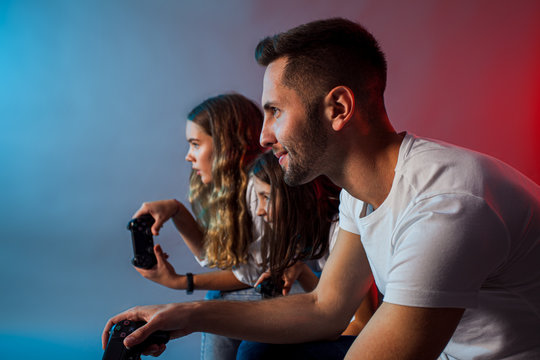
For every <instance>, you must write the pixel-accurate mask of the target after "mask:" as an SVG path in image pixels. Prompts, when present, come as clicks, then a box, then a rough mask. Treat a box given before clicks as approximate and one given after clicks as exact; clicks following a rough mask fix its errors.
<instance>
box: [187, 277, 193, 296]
mask: <svg viewBox="0 0 540 360" xmlns="http://www.w3.org/2000/svg"><path fill="white" fill-rule="evenodd" d="M186 278H187V289H186V294H188V295H191V294H193V289H194V288H195V285H194V284H193V274H192V273H187V274H186Z"/></svg>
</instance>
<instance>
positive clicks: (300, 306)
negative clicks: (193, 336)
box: [179, 293, 348, 343]
mask: <svg viewBox="0 0 540 360" xmlns="http://www.w3.org/2000/svg"><path fill="white" fill-rule="evenodd" d="M179 305H180V306H181V304H179ZM190 306H192V311H191V314H190V316H189V317H190V321H189V322H190V324H188V329H189V331H190V332H191V331H204V332H211V333H215V334H219V335H224V336H228V337H232V338H237V339H243V340H251V341H259V342H267V343H297V342H306V341H314V340H323V339H333V338H336V337H337V336H339V334H340V333H341V331H343V329H344V328H345V327H346V325H347V323H348V321H347V319H346V318H345V319H344V320H343V319H342V320H341V321H340V318H339V316H338V315H337V314H333V313H332V312H327V311H324V310H322V309H323V308H322V307H321V306H320V304H319V303H318V302H317V296H316V295H315V294H311V293H310V294H298V295H290V296H286V297H279V298H275V299H268V300H261V301H251V302H239V301H222V300H218V301H204V302H198V303H193V304H190Z"/></svg>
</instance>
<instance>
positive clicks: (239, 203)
mask: <svg viewBox="0 0 540 360" xmlns="http://www.w3.org/2000/svg"><path fill="white" fill-rule="evenodd" d="M188 121H193V122H194V123H195V124H197V125H199V126H201V127H202V128H203V129H204V131H205V132H206V133H208V135H210V136H211V137H212V145H213V160H212V181H211V183H209V184H203V183H202V181H201V178H200V176H198V175H197V174H196V172H194V171H192V173H191V176H190V192H189V201H190V203H191V206H192V209H193V212H194V214H195V216H196V217H197V220H198V222H199V224H200V225H201V226H202V228H203V231H204V232H205V234H204V235H205V236H204V249H205V255H206V259H207V261H208V264H209V266H211V267H218V268H221V269H230V268H232V267H234V266H236V265H238V264H241V263H245V262H246V261H247V253H248V247H249V244H250V242H251V241H252V221H251V217H250V214H249V211H248V205H247V204H246V188H247V184H248V179H249V177H248V171H249V165H250V163H251V162H252V161H253V159H254V158H255V157H256V156H257V155H258V154H260V153H261V151H262V148H261V146H260V145H259V134H260V132H261V128H262V123H263V115H262V112H261V110H260V109H259V107H258V106H257V105H256V104H254V103H253V102H252V101H251V100H249V99H247V98H246V97H244V96H242V95H239V94H224V95H219V96H216V97H212V98H209V99H207V100H205V101H204V102H202V103H201V104H200V105H198V106H197V107H195V108H194V109H193V110H192V111H191V112H190V113H189V114H188Z"/></svg>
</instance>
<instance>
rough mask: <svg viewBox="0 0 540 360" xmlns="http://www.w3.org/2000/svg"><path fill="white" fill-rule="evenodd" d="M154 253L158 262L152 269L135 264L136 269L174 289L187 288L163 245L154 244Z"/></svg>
mask: <svg viewBox="0 0 540 360" xmlns="http://www.w3.org/2000/svg"><path fill="white" fill-rule="evenodd" d="M154 254H155V255H156V259H157V264H156V265H155V266H154V267H153V268H151V269H142V268H138V267H136V266H135V270H137V271H138V272H139V274H141V275H142V276H143V277H145V278H147V279H148V280H152V281H154V282H157V283H158V284H161V285H163V286H167V287H169V288H172V289H185V286H184V287H182V284H181V279H182V277H183V276H181V275H178V274H177V273H176V271H175V270H174V267H173V266H172V265H171V263H169V262H168V261H167V259H168V258H169V255H168V254H167V253H164V252H163V249H161V245H159V244H157V245H156V246H154Z"/></svg>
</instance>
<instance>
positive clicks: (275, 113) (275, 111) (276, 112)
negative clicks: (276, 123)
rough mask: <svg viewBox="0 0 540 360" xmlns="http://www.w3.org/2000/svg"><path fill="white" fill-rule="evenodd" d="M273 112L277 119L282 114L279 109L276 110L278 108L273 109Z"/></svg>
mask: <svg viewBox="0 0 540 360" xmlns="http://www.w3.org/2000/svg"><path fill="white" fill-rule="evenodd" d="M271 110H272V114H273V115H274V117H276V118H277V117H278V116H279V114H280V111H279V109H278V108H276V107H272V109H271Z"/></svg>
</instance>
